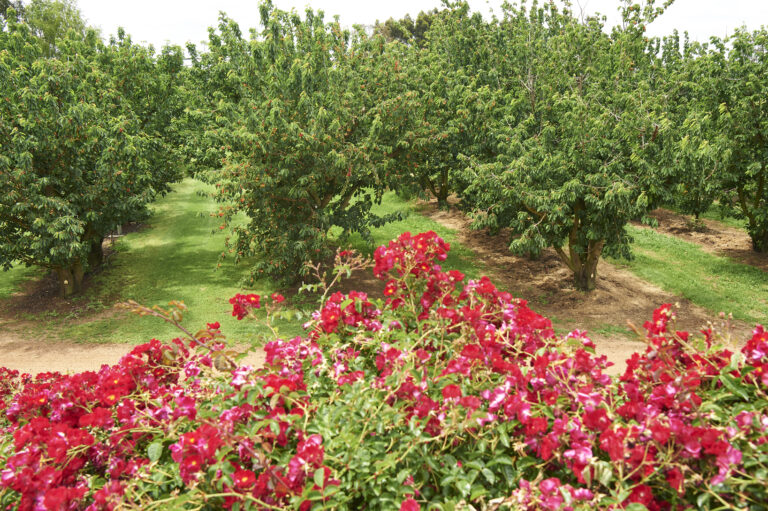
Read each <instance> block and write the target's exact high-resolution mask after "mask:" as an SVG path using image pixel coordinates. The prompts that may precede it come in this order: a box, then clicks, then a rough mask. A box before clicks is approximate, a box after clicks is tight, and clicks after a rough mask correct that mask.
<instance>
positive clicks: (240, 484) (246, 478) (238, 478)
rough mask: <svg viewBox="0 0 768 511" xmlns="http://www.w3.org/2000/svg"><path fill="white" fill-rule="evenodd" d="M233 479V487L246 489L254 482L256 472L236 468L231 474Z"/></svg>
mask: <svg viewBox="0 0 768 511" xmlns="http://www.w3.org/2000/svg"><path fill="white" fill-rule="evenodd" d="M232 478H233V479H234V481H235V488H237V489H238V490H247V489H249V488H251V487H252V486H253V485H254V484H256V474H255V473H254V472H253V471H252V470H244V469H241V470H238V471H237V472H235V473H234V474H233V475H232Z"/></svg>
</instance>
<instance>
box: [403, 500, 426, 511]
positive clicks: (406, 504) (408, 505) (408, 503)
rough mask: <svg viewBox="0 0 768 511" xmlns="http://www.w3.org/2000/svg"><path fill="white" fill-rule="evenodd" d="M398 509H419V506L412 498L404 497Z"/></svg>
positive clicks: (416, 510)
mask: <svg viewBox="0 0 768 511" xmlns="http://www.w3.org/2000/svg"><path fill="white" fill-rule="evenodd" d="M400 511H421V506H420V505H419V503H418V502H416V501H415V500H413V499H405V500H404V501H403V503H402V504H400Z"/></svg>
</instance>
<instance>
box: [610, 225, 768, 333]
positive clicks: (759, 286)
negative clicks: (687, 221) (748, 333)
mask: <svg viewBox="0 0 768 511" xmlns="http://www.w3.org/2000/svg"><path fill="white" fill-rule="evenodd" d="M628 230H629V233H630V234H631V235H632V237H634V239H635V241H634V243H633V244H632V252H633V254H634V259H633V260H632V261H629V262H627V261H623V260H622V261H617V260H611V262H612V263H614V264H617V265H619V266H623V267H625V268H628V269H629V270H630V271H632V272H633V273H635V274H636V275H637V276H639V277H640V278H642V279H644V280H646V281H648V282H651V283H653V284H656V285H657V286H659V287H661V288H662V289H665V290H667V291H669V292H672V293H675V294H678V295H680V296H682V297H684V298H686V299H688V300H690V301H691V302H693V303H695V304H697V305H700V306H701V307H704V308H706V309H709V310H710V311H712V312H715V313H718V312H725V313H732V314H733V316H734V318H736V319H740V320H743V321H747V322H751V323H757V322H760V323H765V322H766V320H768V273H766V272H764V271H762V270H760V269H758V268H755V267H753V266H749V265H746V264H741V263H738V262H736V261H734V260H732V259H730V258H727V257H720V256H717V255H714V254H710V253H708V252H705V251H704V250H702V249H701V248H700V247H699V246H698V245H696V244H694V243H690V242H687V241H683V240H681V239H678V238H675V237H674V236H669V235H666V234H661V233H659V232H656V231H654V230H653V229H648V228H640V227H632V226H629V227H628Z"/></svg>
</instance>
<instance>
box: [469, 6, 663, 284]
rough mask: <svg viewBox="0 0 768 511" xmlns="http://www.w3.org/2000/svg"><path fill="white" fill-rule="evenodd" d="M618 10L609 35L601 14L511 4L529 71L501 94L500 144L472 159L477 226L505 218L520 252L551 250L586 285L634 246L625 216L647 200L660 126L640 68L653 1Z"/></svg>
mask: <svg viewBox="0 0 768 511" xmlns="http://www.w3.org/2000/svg"><path fill="white" fill-rule="evenodd" d="M624 14H625V25H624V27H622V28H619V27H617V28H614V30H613V32H612V33H611V34H610V35H609V34H606V33H605V31H604V30H603V26H602V22H601V21H600V20H599V19H596V18H588V19H586V20H585V21H584V22H583V23H582V22H580V21H578V20H577V19H576V18H575V17H574V16H573V15H572V14H571V13H570V12H569V11H568V10H567V9H566V10H563V11H558V10H557V8H556V7H555V6H554V4H549V5H547V6H545V7H543V8H535V9H532V10H531V12H530V15H529V17H528V18H527V21H525V20H526V18H525V11H524V9H520V10H517V11H516V10H514V9H513V10H510V11H508V12H507V14H506V16H508V17H510V18H513V19H510V20H509V23H510V24H517V25H519V26H521V27H525V26H526V25H527V24H529V27H528V29H527V31H526V30H523V31H521V32H520V44H521V45H522V46H519V47H517V48H514V51H515V52H516V54H515V55H512V56H510V58H514V59H518V60H520V61H521V62H522V63H523V64H524V65H525V66H526V68H527V69H526V72H525V73H521V75H520V76H521V79H522V83H521V84H520V85H518V87H516V89H515V91H514V94H516V95H517V97H512V98H509V99H508V100H507V101H506V102H505V103H506V105H507V108H508V109H509V118H508V119H507V121H506V122H505V123H504V124H506V126H507V127H506V128H505V129H503V130H502V131H500V132H499V134H498V137H499V138H500V139H501V140H502V141H504V142H506V148H505V151H504V152H503V154H501V155H500V156H499V158H498V159H497V160H496V161H495V162H493V163H490V164H486V165H475V166H473V167H472V168H470V169H468V172H470V173H473V175H474V181H473V183H472V184H471V186H470V188H471V190H470V191H469V193H468V196H469V197H470V199H468V200H470V201H471V206H472V208H473V209H474V219H475V221H474V226H475V227H491V228H492V229H498V228H500V227H510V228H511V229H512V232H513V239H512V240H511V244H510V249H511V250H512V251H514V252H517V253H533V254H535V253H538V252H539V251H541V250H542V249H543V248H545V247H552V248H554V250H555V251H556V252H557V253H558V255H559V256H560V258H561V259H562V261H563V262H564V263H565V264H566V265H567V266H568V268H569V269H570V270H571V271H572V272H573V279H574V285H575V287H576V288H577V289H580V290H584V291H591V290H593V289H594V288H595V285H596V278H597V266H598V262H599V260H600V257H601V256H602V255H603V253H604V252H607V253H610V254H612V255H623V256H629V241H630V240H629V236H628V235H627V233H626V230H625V226H626V224H627V223H628V222H629V221H630V220H631V219H633V218H638V217H642V216H644V214H645V213H646V211H647V209H648V207H649V205H650V204H651V202H652V197H649V195H648V193H647V192H646V190H647V189H649V181H652V180H653V174H654V169H655V166H654V165H653V160H654V158H655V154H654V152H655V150H656V148H655V145H656V143H657V141H658V137H659V134H660V132H662V131H664V130H665V129H666V128H665V126H666V121H665V120H664V118H663V116H662V115H661V114H659V113H658V112H657V110H659V108H658V105H657V99H656V98H655V96H654V94H653V93H652V90H651V87H650V85H649V83H648V79H647V75H646V74H645V67H646V66H647V65H648V62H649V61H650V60H651V59H650V57H649V56H648V54H647V49H648V41H647V40H646V38H645V37H644V34H643V32H644V24H645V23H646V22H647V21H648V20H649V19H652V18H653V17H654V16H655V15H656V14H658V11H657V10H656V9H654V8H653V6H652V4H649V5H647V6H646V7H645V8H643V9H640V8H639V7H638V6H629V7H627V8H626V9H625V12H624ZM531 25H532V26H531ZM531 33H533V34H537V37H536V38H534V39H530V38H528V37H527V35H528V34H531ZM539 38H544V39H539Z"/></svg>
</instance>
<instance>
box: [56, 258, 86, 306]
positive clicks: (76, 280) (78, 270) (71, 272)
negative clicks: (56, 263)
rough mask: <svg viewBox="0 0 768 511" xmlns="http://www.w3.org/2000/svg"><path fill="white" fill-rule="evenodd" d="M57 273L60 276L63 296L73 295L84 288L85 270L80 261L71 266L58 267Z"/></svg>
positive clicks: (60, 287)
mask: <svg viewBox="0 0 768 511" xmlns="http://www.w3.org/2000/svg"><path fill="white" fill-rule="evenodd" d="M56 275H57V276H58V277H59V289H60V291H61V295H62V296H65V297H66V296H72V295H74V294H77V293H79V292H80V291H82V290H83V277H84V276H85V271H84V270H83V265H82V264H80V262H79V261H77V262H76V263H74V264H73V265H72V266H71V267H69V268H64V267H57V268H56Z"/></svg>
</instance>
